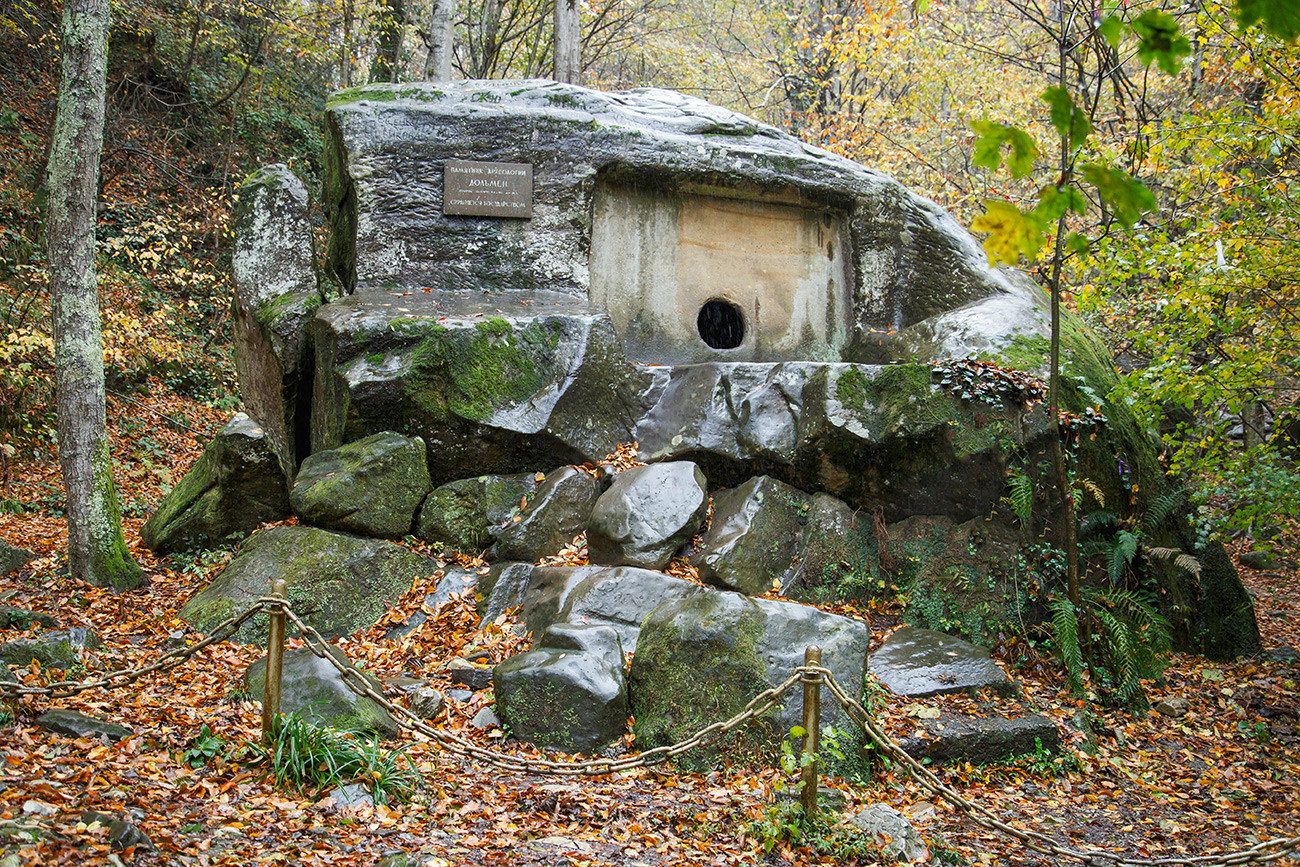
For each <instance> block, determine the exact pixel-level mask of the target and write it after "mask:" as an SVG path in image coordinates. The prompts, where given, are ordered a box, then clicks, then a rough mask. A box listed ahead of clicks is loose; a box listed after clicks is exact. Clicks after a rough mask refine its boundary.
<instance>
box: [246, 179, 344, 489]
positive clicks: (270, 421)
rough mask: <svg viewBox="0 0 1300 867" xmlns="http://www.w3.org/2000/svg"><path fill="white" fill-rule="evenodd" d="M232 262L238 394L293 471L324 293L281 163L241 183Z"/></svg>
mask: <svg viewBox="0 0 1300 867" xmlns="http://www.w3.org/2000/svg"><path fill="white" fill-rule="evenodd" d="M233 231H234V236H235V249H234V253H233V255H232V257H231V265H232V269H233V270H234V277H235V293H234V303H233V304H232V311H233V314H234V315H233V324H234V341H233V345H234V355H235V370H236V372H237V373H238V374H239V390H240V397H241V398H242V399H243V402H244V406H245V407H247V409H248V411H249V414H250V415H251V416H252V417H253V418H254V419H256V420H257V422H258V423H259V424H261V425H262V426H264V427H265V429H266V431H267V435H268V437H269V439H270V442H271V444H272V446H273V448H274V449H275V451H276V453H277V454H278V455H279V456H280V460H281V462H282V463H283V465H284V470H285V472H286V473H287V474H288V476H289V477H292V475H293V470H294V468H295V467H296V466H297V463H298V458H299V457H300V455H301V454H304V453H305V452H306V450H307V448H306V447H307V443H306V441H305V434H306V431H307V426H306V425H307V402H306V398H307V397H308V396H309V395H310V390H311V379H312V371H311V349H310V344H309V343H308V339H307V323H308V321H309V320H310V319H311V316H312V314H313V313H314V312H315V311H316V308H317V307H319V306H320V305H321V302H322V301H323V297H322V295H321V292H320V288H319V285H318V281H317V279H316V264H315V254H314V252H313V250H312V221H311V217H310V214H309V211H308V201H307V188H306V187H305V186H304V185H303V183H302V181H300V180H299V179H298V178H297V176H295V175H294V174H293V172H292V171H290V170H289V168H288V167H287V166H284V165H279V164H277V165H272V166H266V167H264V168H262V169H259V170H258V171H256V172H254V173H253V174H252V175H250V176H249V177H248V178H247V179H245V181H244V182H243V184H241V185H240V188H239V194H238V196H237V198H236V204H235V213H234V225H233Z"/></svg>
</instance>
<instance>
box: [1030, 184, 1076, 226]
mask: <svg viewBox="0 0 1300 867" xmlns="http://www.w3.org/2000/svg"><path fill="white" fill-rule="evenodd" d="M1086 210H1088V200H1087V199H1085V198H1084V197H1083V193H1081V192H1079V190H1078V189H1077V188H1075V187H1065V188H1064V189H1062V188H1060V187H1057V186H1055V185H1053V184H1048V185H1047V186H1045V187H1043V188H1042V189H1041V190H1039V191H1038V206H1037V207H1035V208H1034V213H1035V214H1036V215H1037V216H1038V218H1039V219H1040V220H1042V221H1043V223H1044V224H1046V223H1054V222H1056V221H1057V220H1059V219H1060V218H1061V215H1062V214H1064V213H1065V212H1066V211H1074V212H1075V213H1076V214H1082V213H1083V212H1084V211H1086Z"/></svg>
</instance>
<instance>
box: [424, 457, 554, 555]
mask: <svg viewBox="0 0 1300 867" xmlns="http://www.w3.org/2000/svg"><path fill="white" fill-rule="evenodd" d="M536 490H537V480H536V476H535V474H534V473H518V474H516V475H511V476H476V477H474V478H471V479H458V480H457V481H454V482H449V483H447V484H445V485H441V486H439V487H437V488H434V489H433V492H432V493H430V494H429V496H428V497H426V498H425V500H424V505H422V506H421V507H420V514H419V516H418V517H417V518H416V521H415V535H417V536H419V537H420V538H421V539H424V540H425V541H426V542H441V543H442V544H443V545H445V546H446V547H447V548H449V549H451V550H453V551H464V552H467V553H477V552H479V551H482V550H483V549H485V548H487V547H488V546H490V545H491V544H492V542H493V541H495V540H496V537H497V536H498V535H500V533H501V530H502V529H503V528H504V527H505V525H507V524H508V523H509V521H510V519H511V518H512V517H514V516H515V515H517V514H519V511H520V510H521V509H522V508H523V500H524V499H525V498H526V497H528V496H529V495H530V494H532V493H533V492H534V491H536Z"/></svg>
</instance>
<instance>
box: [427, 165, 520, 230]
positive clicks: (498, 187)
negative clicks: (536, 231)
mask: <svg viewBox="0 0 1300 867" xmlns="http://www.w3.org/2000/svg"><path fill="white" fill-rule="evenodd" d="M442 212H443V213H444V214H459V215H463V216H472V217H524V218H528V217H531V216H532V215H533V167H532V164H531V163H480V162H473V161H471V160H448V161H447V165H446V167H445V168H444V169H443V172H442Z"/></svg>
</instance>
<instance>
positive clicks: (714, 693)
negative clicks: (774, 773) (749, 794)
mask: <svg viewBox="0 0 1300 867" xmlns="http://www.w3.org/2000/svg"><path fill="white" fill-rule="evenodd" d="M869 638H870V636H869V633H868V630H867V627H866V626H865V625H864V624H862V623H859V622H856V621H852V620H849V619H847V618H844V617H838V616H836V615H833V614H826V613H824V612H822V611H819V610H818V609H816V608H811V607H809V606H805V605H798V604H796V603H792V602H780V601H776V600H771V599H758V600H755V599H750V598H748V597H746V596H742V595H740V594H738V593H729V592H724V591H707V592H701V593H696V594H692V595H690V596H686V597H683V598H681V599H678V600H674V601H672V602H667V603H665V604H663V605H661V606H659V607H658V608H656V609H654V610H653V611H651V612H650V614H649V615H648V616H647V617H646V619H645V621H644V622H643V623H642V625H641V632H640V635H639V637H638V638H637V643H636V654H635V655H634V656H633V657H632V670H631V674H630V677H629V685H628V689H629V696H630V699H631V705H632V715H633V717H635V719H636V726H635V732H636V742H637V747H638V748H639V749H646V748H650V747H656V746H662V745H665V744H671V743H675V742H676V741H679V740H682V739H684V738H686V737H689V736H690V735H692V734H694V733H695V732H697V731H699V730H700V729H702V728H704V727H705V726H706V725H709V724H710V723H712V722H714V721H716V720H725V719H729V718H730V717H731V716H733V715H735V714H736V713H738V712H739V711H740V710H741V709H743V708H744V707H745V705H746V704H748V703H749V701H750V700H751V699H752V698H753V697H754V696H755V695H757V694H758V693H759V692H761V691H762V690H763V689H766V688H768V687H770V686H776V685H778V684H780V683H781V682H782V681H784V680H785V679H786V677H788V676H789V674H790V672H791V671H793V670H794V669H795V668H796V667H798V666H800V665H802V664H803V658H804V650H805V648H807V647H808V646H809V645H813V644H816V645H818V646H820V647H821V648H822V664H823V665H824V666H825V667H826V668H828V669H830V670H831V672H832V674H833V675H834V677H835V679H836V681H837V682H838V683H839V684H840V685H841V686H843V687H844V689H845V690H846V691H847V692H848V693H849V694H850V695H852V696H854V697H855V698H858V699H860V698H861V695H862V677H863V673H864V670H865V666H866V653H867V645H868V643H869ZM801 707H802V705H801V700H800V698H799V696H797V695H795V694H794V693H793V692H790V693H787V694H786V697H785V698H784V699H783V700H782V701H780V702H778V704H777V705H776V706H775V708H773V710H772V711H770V712H769V713H767V714H765V715H764V716H763V717H762V718H760V719H758V720H755V721H754V722H751V723H749V724H748V725H746V726H745V727H744V728H743V729H741V730H740V731H739V732H738V733H737V734H735V735H732V736H731V737H729V738H728V739H727V740H726V741H724V742H722V744H720V745H719V746H717V747H714V748H712V749H711V750H704V751H692V752H690V753H687V754H684V755H683V757H682V758H681V759H679V761H681V762H683V763H684V764H685V765H686V766H689V767H692V768H700V767H705V766H709V765H711V764H712V763H714V762H715V761H717V760H718V759H719V758H721V757H722V756H723V755H726V756H728V757H731V758H735V759H738V760H741V761H745V762H754V761H770V760H771V758H772V756H773V754H774V753H775V752H776V750H778V749H779V747H780V744H781V741H782V740H784V739H785V737H786V735H788V733H789V731H790V728H791V727H792V726H795V725H797V724H799V723H800V722H801V719H802V717H801V714H802V710H801ZM822 707H823V713H824V716H823V720H824V722H825V723H826V724H827V725H831V726H835V727H836V728H837V729H838V730H839V731H840V733H841V734H842V735H844V736H845V737H844V741H843V745H844V746H845V747H846V750H845V752H846V753H850V754H854V755H856V754H857V753H858V751H859V750H860V746H861V741H860V739H859V738H858V737H857V736H856V735H855V734H854V733H855V732H857V731H859V730H858V729H857V728H856V727H855V726H853V725H852V724H851V723H849V722H848V720H847V719H846V718H845V717H844V715H843V712H842V711H840V710H839V709H838V706H827V705H826V704H823V706H822Z"/></svg>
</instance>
